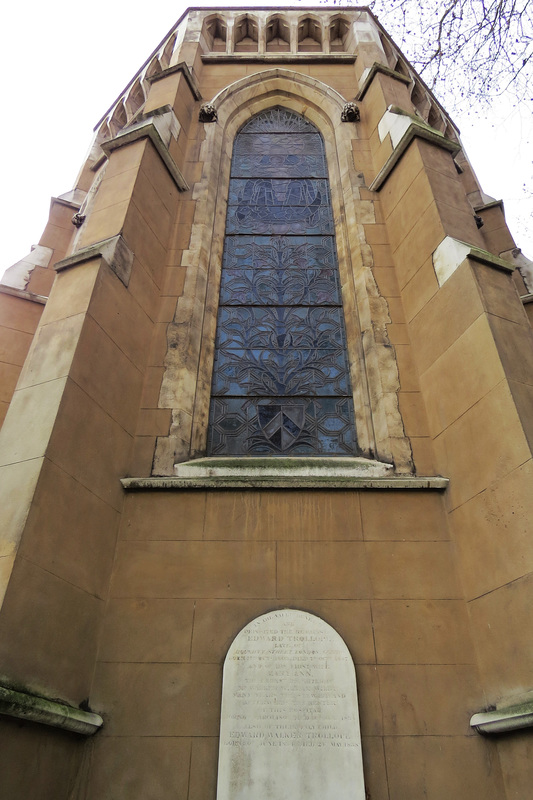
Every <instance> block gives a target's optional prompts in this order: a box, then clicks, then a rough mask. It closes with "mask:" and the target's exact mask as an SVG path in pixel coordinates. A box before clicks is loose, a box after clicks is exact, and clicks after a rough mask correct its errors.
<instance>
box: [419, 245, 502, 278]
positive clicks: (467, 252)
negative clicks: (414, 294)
mask: <svg viewBox="0 0 533 800" xmlns="http://www.w3.org/2000/svg"><path fill="white" fill-rule="evenodd" d="M466 258H469V259H471V260H472V261H477V262H478V263H479V264H484V265H485V266H486V267H492V269H499V270H502V271H503V272H508V273H509V272H511V273H512V272H514V266H513V265H512V264H510V263H509V262H508V261H504V259H503V258H498V256H495V255H493V254H492V253H489V252H488V251H487V250H482V249H481V248H480V247H475V246H474V245H471V244H467V242H462V241H460V240H459V239H454V238H453V236H446V237H445V238H444V239H443V240H442V242H441V243H440V244H439V245H438V247H437V248H436V249H435V250H434V251H433V255H432V261H433V269H434V270H435V275H436V277H437V282H438V284H439V286H442V285H443V284H445V283H446V281H447V280H448V278H450V277H451V276H452V275H453V273H454V272H455V271H456V269H458V267H459V266H460V265H461V264H462V263H463V261H464V260H465V259H466Z"/></svg>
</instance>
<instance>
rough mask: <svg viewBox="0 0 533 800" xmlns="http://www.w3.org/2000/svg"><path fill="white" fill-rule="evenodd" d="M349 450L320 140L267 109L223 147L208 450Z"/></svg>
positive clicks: (348, 404)
mask: <svg viewBox="0 0 533 800" xmlns="http://www.w3.org/2000/svg"><path fill="white" fill-rule="evenodd" d="M356 451H357V443H356V438H355V425H354V414H353V399H352V392H351V387H350V378H349V370H348V360H347V354H346V333H345V326H344V318H343V312H342V304H341V296H340V286H339V275H338V264H337V253H336V248H335V238H334V228H333V216H332V212H331V202H330V193H329V183H328V173H327V167H326V160H325V153H324V144H323V141H322V137H321V136H320V134H319V132H318V131H317V129H316V128H315V127H314V125H312V124H311V123H310V122H308V121H307V120H305V119H304V118H303V117H301V116H299V115H298V114H295V113H293V112H292V111H288V110H287V109H283V108H279V107H276V108H271V109H268V110H267V111H264V112H262V113H261V114H259V115H257V116H256V117H253V118H252V119H251V120H250V121H249V122H247V123H246V124H245V125H244V127H243V128H241V130H240V132H239V133H238V135H237V136H236V138H235V144H234V148H233V159H232V165H231V180H230V188H229V198H228V212H227V219H226V238H225V245H224V256H223V265H222V278H221V292H220V307H219V313H218V324H217V337H216V349H215V364H214V374H213V387H212V397H211V408H210V425H209V440H208V453H209V455H250V456H251V455H269V456H283V455H285V456H298V455H316V456H338V455H354V454H355V453H356Z"/></svg>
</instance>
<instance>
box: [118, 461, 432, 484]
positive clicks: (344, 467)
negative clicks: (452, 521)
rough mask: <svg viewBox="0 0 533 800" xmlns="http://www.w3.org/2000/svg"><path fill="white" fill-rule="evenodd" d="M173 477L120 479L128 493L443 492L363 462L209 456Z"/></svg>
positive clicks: (429, 481)
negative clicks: (345, 490) (386, 490)
mask: <svg viewBox="0 0 533 800" xmlns="http://www.w3.org/2000/svg"><path fill="white" fill-rule="evenodd" d="M174 469H175V473H176V474H175V476H173V477H168V478H163V477H154V478H123V479H122V486H123V487H124V489H126V490H129V491H138V490H152V489H156V490H161V489H162V490H172V489H439V490H442V489H446V487H447V486H448V479H447V478H443V477H440V476H434V477H417V476H412V475H401V476H397V475H394V467H393V465H392V464H386V463H384V462H380V461H373V460H372V459H366V458H348V457H346V458H345V457H339V458H321V457H319V456H311V457H286V458H284V457H280V458H278V457H276V458H271V457H265V458H261V457H254V456H239V457H228V458H221V457H217V456H214V457H208V458H198V459H195V460H193V461H186V462H183V463H181V464H176V465H175V467H174Z"/></svg>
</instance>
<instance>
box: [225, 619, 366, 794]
mask: <svg viewBox="0 0 533 800" xmlns="http://www.w3.org/2000/svg"><path fill="white" fill-rule="evenodd" d="M364 798H365V789H364V783H363V765H362V760H361V735H360V731H359V713H358V708H357V689H356V682H355V669H354V665H353V661H352V659H351V656H350V653H349V652H348V648H347V647H346V645H345V643H344V642H343V640H342V639H341V637H340V636H339V634H338V633H336V631H334V630H333V628H332V627H331V626H330V625H328V624H327V623H326V622H324V621H323V620H321V619H319V618H318V617H315V616H314V615H312V614H308V613H306V612H304V611H296V610H293V609H286V610H282V611H272V612H271V613H269V614H265V615H264V616H261V617H258V618H257V619H255V620H253V621H252V622H250V623H249V625H247V626H246V627H245V628H243V630H242V631H241V632H240V633H239V634H238V635H237V637H236V639H235V641H234V642H233V644H232V645H231V647H230V649H229V651H228V654H227V656H226V661H225V664H224V681H223V689H222V717H221V723H220V749H219V766H218V789H217V800H364Z"/></svg>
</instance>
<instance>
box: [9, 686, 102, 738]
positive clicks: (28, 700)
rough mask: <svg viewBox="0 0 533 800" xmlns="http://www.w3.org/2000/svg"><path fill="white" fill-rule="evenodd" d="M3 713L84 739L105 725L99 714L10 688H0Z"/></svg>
mask: <svg viewBox="0 0 533 800" xmlns="http://www.w3.org/2000/svg"><path fill="white" fill-rule="evenodd" d="M0 714H5V715H6V716H8V717H16V718H17V719H25V720H28V721H29V722H38V723H40V724H42V725H50V726H51V727H53V728H63V729H64V730H67V731H72V732H73V733H79V734H82V735H83V736H93V735H94V734H95V733H96V732H97V731H99V730H100V728H101V727H102V725H103V724H104V721H103V719H102V717H101V716H99V714H94V713H92V712H90V711H82V710H81V708H74V707H73V706H69V705H66V704H65V703H59V702H57V701H56V700H47V699H46V698H45V697H40V696H39V695H36V694H29V693H27V692H18V691H15V690H14V689H10V688H9V687H7V686H0Z"/></svg>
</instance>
